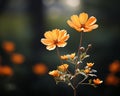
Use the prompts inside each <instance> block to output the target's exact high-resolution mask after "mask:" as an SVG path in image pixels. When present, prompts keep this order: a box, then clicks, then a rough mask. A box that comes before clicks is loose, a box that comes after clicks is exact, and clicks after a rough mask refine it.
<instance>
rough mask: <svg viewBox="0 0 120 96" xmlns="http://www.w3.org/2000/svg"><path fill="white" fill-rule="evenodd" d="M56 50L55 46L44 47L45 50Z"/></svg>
mask: <svg viewBox="0 0 120 96" xmlns="http://www.w3.org/2000/svg"><path fill="white" fill-rule="evenodd" d="M55 48H56V45H48V46H47V47H46V49H47V50H54V49H55Z"/></svg>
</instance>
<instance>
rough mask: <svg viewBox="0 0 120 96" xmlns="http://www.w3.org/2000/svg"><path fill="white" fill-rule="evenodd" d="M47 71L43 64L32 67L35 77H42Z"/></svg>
mask: <svg viewBox="0 0 120 96" xmlns="http://www.w3.org/2000/svg"><path fill="white" fill-rule="evenodd" d="M47 71H48V68H47V66H46V65H45V64H35V65H34V66H33V72H34V73H35V74H36V75H44V74H46V73H47Z"/></svg>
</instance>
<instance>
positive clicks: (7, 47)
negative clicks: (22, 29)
mask: <svg viewBox="0 0 120 96" xmlns="http://www.w3.org/2000/svg"><path fill="white" fill-rule="evenodd" d="M2 48H3V49H4V50H5V51H6V52H8V53H9V52H13V51H14V50H15V45H14V43H13V42H11V41H4V42H3V43H2Z"/></svg>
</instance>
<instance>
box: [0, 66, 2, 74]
mask: <svg viewBox="0 0 120 96" xmlns="http://www.w3.org/2000/svg"><path fill="white" fill-rule="evenodd" d="M0 75H2V66H0Z"/></svg>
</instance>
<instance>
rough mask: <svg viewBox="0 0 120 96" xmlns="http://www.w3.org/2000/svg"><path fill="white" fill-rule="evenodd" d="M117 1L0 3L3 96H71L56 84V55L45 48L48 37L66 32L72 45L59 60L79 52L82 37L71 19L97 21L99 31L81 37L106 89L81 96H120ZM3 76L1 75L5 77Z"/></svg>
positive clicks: (18, 0)
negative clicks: (47, 33) (51, 73)
mask: <svg viewBox="0 0 120 96" xmlns="http://www.w3.org/2000/svg"><path fill="white" fill-rule="evenodd" d="M119 8H120V7H119V1H118V0H109V1H108V0H0V96H6V95H8V96H11V95H12V96H29V95H30V96H31V95H32V96H73V91H72V89H71V88H70V87H68V86H67V85H65V84H63V83H60V84H58V85H56V84H55V81H54V79H53V78H52V77H51V76H49V75H48V71H49V70H53V69H56V67H57V66H58V65H59V60H58V57H57V56H56V51H55V50H54V51H47V50H46V48H45V46H44V45H42V44H41V42H40V39H41V38H43V34H44V32H45V31H48V30H52V29H54V28H59V29H66V30H67V31H68V33H69V34H70V36H71V37H70V39H69V40H68V45H67V46H66V47H65V48H60V52H61V54H68V53H73V52H76V51H77V50H76V49H77V47H78V43H79V33H78V32H76V31H74V30H73V29H72V28H70V27H69V26H68V25H67V24H66V21H67V20H68V19H69V18H70V16H71V15H73V14H79V13H80V12H87V13H88V14H89V16H92V15H93V16H95V17H96V18H97V23H98V24H99V28H98V29H96V30H94V31H92V32H90V33H85V34H83V46H84V47H86V46H87V45H88V44H89V43H91V44H92V48H91V49H90V51H89V54H90V58H89V60H90V61H88V62H94V63H95V66H94V68H95V69H96V70H98V73H97V75H98V77H99V78H100V79H102V80H103V84H102V85H100V86H99V87H97V88H93V87H91V86H79V88H78V89H77V94H78V95H77V96H120V93H119V91H120V61H119V60H120V26H119V25H120V24H119V17H120V12H119ZM1 70H2V71H1Z"/></svg>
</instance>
